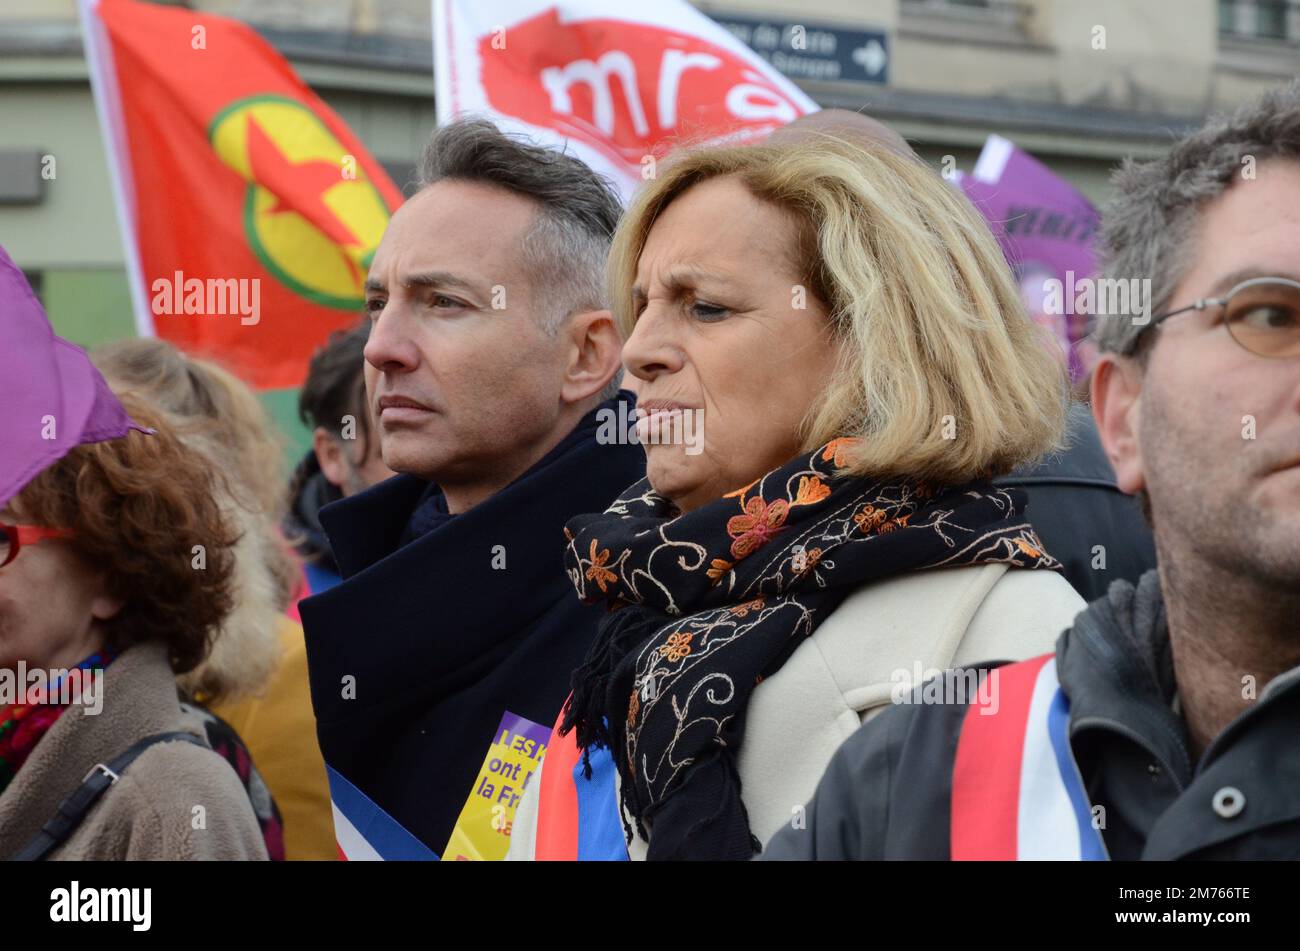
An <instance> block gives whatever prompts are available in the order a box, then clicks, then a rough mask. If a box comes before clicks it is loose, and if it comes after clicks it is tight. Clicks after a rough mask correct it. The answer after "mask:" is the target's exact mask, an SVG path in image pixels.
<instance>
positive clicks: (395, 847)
mask: <svg viewBox="0 0 1300 951" xmlns="http://www.w3.org/2000/svg"><path fill="white" fill-rule="evenodd" d="M325 771H326V773H327V774H328V775H329V781H330V805H331V806H332V807H333V809H334V841H335V842H336V843H337V844H338V849H339V858H340V859H342V860H343V861H345V862H396V861H408V862H409V861H415V862H436V861H437V860H438V856H437V854H436V853H434V851H433V850H432V849H430V848H429V847H428V846H427V845H425V844H424V843H423V842H421V841H420V840H419V839H417V838H416V837H415V836H413V835H411V833H409V832H407V831H406V829H405V828H404V827H403V826H402V824H401V823H400V822H398V821H397V820H396V819H394V818H393V817H392V816H390V815H389V814H388V813H386V812H384V810H383V809H381V808H379V806H377V805H375V803H374V802H373V801H371V799H370V797H368V796H367V795H366V794H365V793H363V792H362V791H361V790H360V789H358V788H357V787H356V786H353V785H352V784H351V783H350V782H348V781H347V780H346V779H344V778H343V776H342V774H340V773H339V772H338V771H337V770H335V769H334V768H333V767H331V766H330V765H329V764H326V766H325Z"/></svg>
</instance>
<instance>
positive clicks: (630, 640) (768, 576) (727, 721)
mask: <svg viewBox="0 0 1300 951" xmlns="http://www.w3.org/2000/svg"><path fill="white" fill-rule="evenodd" d="M852 442H853V441H852V440H849V439H837V440H834V441H832V442H830V443H829V444H827V445H826V446H823V447H821V448H819V449H817V450H815V451H813V452H811V453H808V454H807V455H804V456H800V457H799V458H797V459H794V460H793V461H791V462H789V463H788V464H786V465H784V466H781V467H780V468H779V469H775V470H773V471H772V472H769V473H768V474H767V475H765V476H764V477H763V478H761V479H759V480H757V481H756V482H754V483H751V484H750V485H748V486H746V487H745V488H743V489H740V490H738V491H736V492H731V493H728V494H727V495H726V496H724V497H723V498H721V499H719V500H718V501H716V502H711V503H709V504H708V505H705V506H703V507H701V508H699V509H697V510H695V511H692V512H689V513H687V514H685V515H679V514H677V512H676V510H675V509H674V508H673V506H672V503H671V502H669V501H668V500H667V499H666V498H664V497H663V496H661V495H658V494H657V493H656V492H655V491H654V490H653V489H652V488H651V487H650V484H649V482H648V481H647V480H645V479H642V480H641V481H640V482H638V483H636V484H635V485H633V486H632V487H631V488H629V489H628V490H627V491H626V492H624V493H623V494H622V495H621V496H620V497H619V498H618V499H617V500H616V501H615V502H614V504H613V505H611V506H610V507H609V508H608V509H607V510H606V511H605V512H604V513H603V514H599V515H581V516H578V517H577V518H575V519H573V520H571V521H570V522H569V523H568V525H567V527H566V528H565V535H566V537H567V538H568V548H567V550H566V553H565V562H566V566H567V570H568V573H569V577H570V579H571V580H572V581H573V584H574V587H575V588H576V589H577V592H578V596H579V597H580V598H582V599H583V600H584V601H586V602H588V603H595V602H599V601H602V600H603V601H606V602H608V603H609V606H610V613H609V615H608V616H607V617H606V618H605V619H604V620H603V621H602V622H601V626H600V630H599V633H598V635H597V638H596V641H595V643H594V644H593V646H592V649H591V651H590V653H589V654H588V655H587V659H586V661H585V662H584V664H583V666H582V667H581V668H579V669H578V670H577V671H575V673H574V678H573V696H572V697H571V698H570V700H569V703H568V705H567V706H566V708H565V716H564V721H563V724H562V726H561V732H563V733H566V734H567V733H568V732H569V730H570V729H574V728H576V729H577V731H578V733H577V743H578V746H579V747H581V748H582V749H584V750H587V749H590V748H593V747H599V746H607V747H609V749H610V751H611V753H612V754H613V758H614V762H615V763H616V764H617V767H618V770H619V772H620V775H621V778H622V800H623V801H622V804H621V805H622V808H623V810H624V813H625V815H630V816H631V817H632V818H633V820H634V821H635V822H636V827H637V830H638V831H639V832H640V833H641V835H642V836H643V837H645V838H646V839H647V840H648V841H649V842H650V848H649V856H648V857H649V858H650V859H747V858H749V857H750V856H751V855H753V854H754V853H755V852H757V851H758V850H759V848H760V844H759V842H758V841H757V839H755V837H754V836H753V834H752V833H751V832H750V829H749V819H748V815H747V813H746V811H745V805H744V802H743V801H742V799H741V795H740V778H739V775H738V773H737V768H736V751H737V750H738V749H739V747H740V744H741V742H742V741H743V739H744V733H745V712H746V709H747V707H748V705H749V698H750V694H751V693H752V692H753V690H754V688H755V687H756V686H757V685H758V684H759V683H761V682H762V680H763V679H764V678H766V677H770V676H772V674H774V673H776V671H778V670H779V669H780V668H781V665H782V664H784V663H785V661H786V659H787V658H789V656H790V655H791V654H792V653H794V651H795V649H796V648H798V647H799V645H800V644H801V643H802V641H803V639H804V638H805V637H808V636H809V635H811V634H812V633H813V631H815V630H816V629H817V626H818V625H819V624H821V622H822V621H824V620H825V619H826V618H827V616H829V615H830V613H831V612H832V611H834V610H835V608H836V607H838V606H839V604H840V603H841V602H842V601H843V600H844V599H845V598H846V597H847V596H848V595H849V594H851V593H852V592H853V591H854V590H855V589H856V588H858V587H860V586H861V585H863V584H866V583H868V582H871V581H875V580H877V579H880V578H887V577H890V576H892V575H897V574H901V573H902V572H905V571H915V570H919V569H923V568H949V567H957V566H961V565H978V564H985V563H988V562H1005V563H1007V564H1011V565H1016V566H1020V567H1026V568H1051V569H1057V570H1059V568H1060V565H1059V564H1058V563H1057V562H1056V561H1055V560H1054V559H1053V558H1052V557H1051V556H1050V555H1049V554H1047V553H1046V551H1044V549H1043V546H1042V543H1041V542H1040V541H1039V540H1038V537H1037V536H1036V535H1035V534H1034V531H1033V529H1032V528H1031V527H1030V526H1029V523H1028V522H1026V521H1025V520H1024V518H1023V517H1022V516H1021V515H1020V513H1021V512H1022V511H1023V508H1024V495H1023V493H1022V492H1020V491H1019V490H1017V489H1009V490H1008V489H999V488H995V487H994V486H993V485H991V484H990V483H988V482H982V481H981V482H971V483H968V484H966V485H961V486H948V487H943V488H936V487H934V486H930V485H927V484H925V483H921V482H917V481H909V480H902V479H896V480H888V481H876V480H872V479H866V478H860V477H845V476H844V475H837V473H838V471H839V470H840V469H841V468H842V467H844V466H845V465H846V462H847V459H846V454H847V452H848V451H849V450H850V448H851V446H852ZM625 829H626V831H627V834H628V836H629V839H630V837H631V828H630V827H629V826H628V825H627V823H626V820H625ZM647 829H649V830H650V832H651V833H653V834H647Z"/></svg>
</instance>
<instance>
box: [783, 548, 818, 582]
mask: <svg viewBox="0 0 1300 951" xmlns="http://www.w3.org/2000/svg"><path fill="white" fill-rule="evenodd" d="M821 560H822V550H821V549H820V548H811V549H808V550H807V551H805V550H803V549H800V550H799V551H797V552H795V553H794V555H792V556H791V558H790V567H791V568H793V569H794V572H795V574H799V575H802V574H807V573H808V572H809V571H812V570H813V569H814V568H816V567H817V565H818V563H819V562H820V561H821Z"/></svg>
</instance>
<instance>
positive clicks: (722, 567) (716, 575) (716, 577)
mask: <svg viewBox="0 0 1300 951" xmlns="http://www.w3.org/2000/svg"><path fill="white" fill-rule="evenodd" d="M733 564H734V562H730V561H723V560H722V559H721V558H714V559H713V564H712V566H711V567H710V568H709V569H708V570H707V571H705V572H704V573H705V574H706V575H708V576H709V579H710V580H711V581H712V582H713V583H714V584H717V583H718V582H719V581H721V580H722V576H723V575H725V574H726V573H727V572H728V571H730V570H731V568H732V565H733Z"/></svg>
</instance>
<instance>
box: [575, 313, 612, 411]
mask: <svg viewBox="0 0 1300 951" xmlns="http://www.w3.org/2000/svg"><path fill="white" fill-rule="evenodd" d="M562 332H563V333H565V334H567V335H568V336H567V343H568V360H567V362H566V364H565V367H564V385H563V387H562V388H561V389H560V397H561V398H562V399H563V400H564V402H566V403H569V404H573V403H581V402H582V401H583V400H585V399H588V398H589V397H592V396H595V395H596V394H598V393H599V392H600V391H601V390H603V389H604V388H605V384H607V383H608V382H609V381H610V379H611V378H612V377H613V376H614V374H615V373H617V372H618V370H619V367H620V366H622V361H621V358H620V354H621V353H622V350H623V341H622V339H621V338H620V337H619V333H618V328H617V327H615V326H614V318H613V317H612V316H611V315H610V312H609V311H607V310H588V311H583V312H582V313H580V314H574V315H573V316H572V317H570V318H569V320H568V322H567V323H566V324H565V329H564V330H563V331H562Z"/></svg>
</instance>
